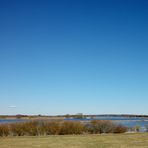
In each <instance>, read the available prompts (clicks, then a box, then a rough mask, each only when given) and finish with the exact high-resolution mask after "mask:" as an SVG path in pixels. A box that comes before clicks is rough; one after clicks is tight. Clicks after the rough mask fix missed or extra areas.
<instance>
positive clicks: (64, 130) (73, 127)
mask: <svg viewBox="0 0 148 148" xmlns="http://www.w3.org/2000/svg"><path fill="white" fill-rule="evenodd" d="M83 132H84V125H83V124H82V123H81V122H74V121H65V122H63V123H62V124H61V129H60V134H62V135H67V134H82V133H83Z"/></svg>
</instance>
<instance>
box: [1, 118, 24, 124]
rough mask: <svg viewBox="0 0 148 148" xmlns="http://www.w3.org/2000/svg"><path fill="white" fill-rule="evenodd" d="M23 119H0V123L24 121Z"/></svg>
mask: <svg viewBox="0 0 148 148" xmlns="http://www.w3.org/2000/svg"><path fill="white" fill-rule="evenodd" d="M24 121H26V120H24V119H0V124H4V123H16V122H24Z"/></svg>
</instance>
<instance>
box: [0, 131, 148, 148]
mask: <svg viewBox="0 0 148 148" xmlns="http://www.w3.org/2000/svg"><path fill="white" fill-rule="evenodd" d="M0 148H148V133H136V134H108V135H71V136H42V137H7V138H0Z"/></svg>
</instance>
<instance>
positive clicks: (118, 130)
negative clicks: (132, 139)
mask: <svg viewBox="0 0 148 148" xmlns="http://www.w3.org/2000/svg"><path fill="white" fill-rule="evenodd" d="M126 131H127V127H125V126H123V125H117V126H115V128H114V133H125V132H126Z"/></svg>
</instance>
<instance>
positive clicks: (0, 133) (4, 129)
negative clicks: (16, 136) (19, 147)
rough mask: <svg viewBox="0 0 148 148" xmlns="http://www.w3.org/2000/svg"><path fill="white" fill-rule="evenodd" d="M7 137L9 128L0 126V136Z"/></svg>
mask: <svg viewBox="0 0 148 148" xmlns="http://www.w3.org/2000/svg"><path fill="white" fill-rule="evenodd" d="M8 135H9V126H8V125H7V124H6V125H4V124H1V125H0V136H8Z"/></svg>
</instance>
